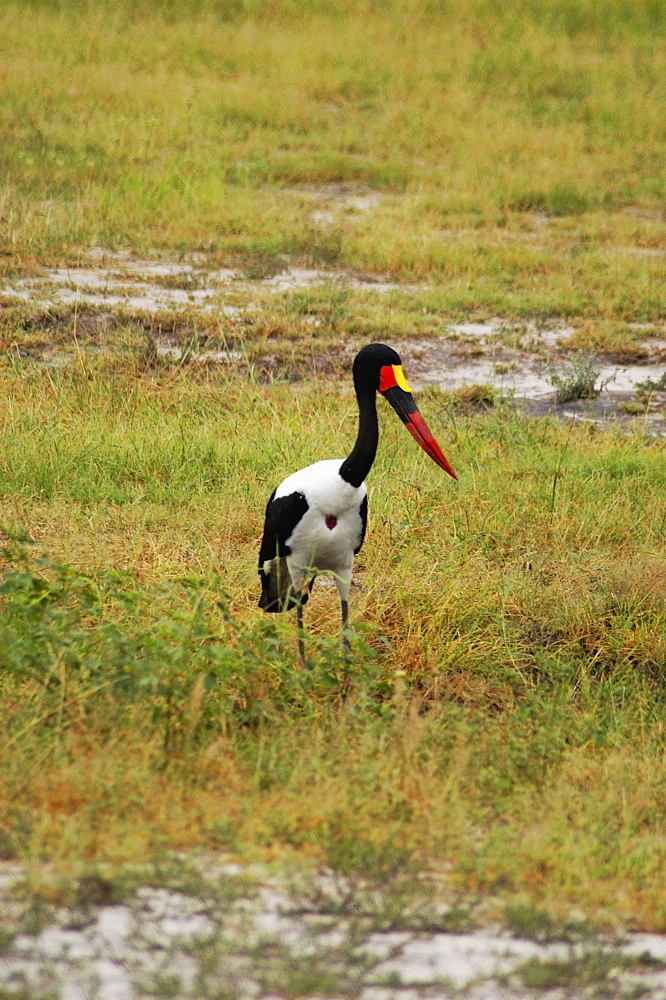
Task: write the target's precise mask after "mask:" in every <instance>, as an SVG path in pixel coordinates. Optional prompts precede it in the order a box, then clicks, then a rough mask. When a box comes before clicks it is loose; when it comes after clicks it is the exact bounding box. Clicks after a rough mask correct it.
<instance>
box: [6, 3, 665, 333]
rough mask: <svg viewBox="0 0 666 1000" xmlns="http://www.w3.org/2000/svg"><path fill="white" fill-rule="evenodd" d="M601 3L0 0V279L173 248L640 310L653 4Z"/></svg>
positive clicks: (456, 300)
mask: <svg viewBox="0 0 666 1000" xmlns="http://www.w3.org/2000/svg"><path fill="white" fill-rule="evenodd" d="M601 7H602V8H603V11H604V13H603V14H600V13H598V11H596V10H595V9H594V5H593V4H592V3H591V2H590V0H569V2H567V3H566V4H565V5H564V6H563V5H561V4H559V3H557V4H556V3H553V2H545V0H544V2H543V3H541V4H538V5H532V4H530V5H528V6H527V7H526V6H525V5H524V4H522V3H519V2H518V0H515V2H512V3H510V4H509V5H505V7H503V8H502V12H501V14H500V13H499V12H498V11H497V10H496V9H495V8H494V7H492V6H491V5H489V4H488V3H487V2H486V0H475V2H474V3H471V4H470V3H463V2H462V0H450V2H448V3H447V4H446V5H445V6H440V5H437V4H434V5H419V6H417V5H414V4H411V3H408V2H406V0H404V2H403V0H394V2H391V3H388V4H384V5H382V9H381V11H380V10H378V9H375V8H374V7H373V5H370V4H369V5H367V8H366V6H365V5H362V6H361V7H359V5H358V4H348V3H346V2H342V0H341V2H339V3H337V4H336V5H334V6H331V5H321V4H318V3H310V4H308V5H305V6H304V5H299V9H298V13H296V10H295V9H294V7H293V6H290V5H289V3H287V2H286V0H285V2H283V3H278V4H275V5H274V6H273V7H272V8H271V10H270V11H269V12H266V11H265V10H264V8H263V7H261V8H259V7H258V6H257V5H256V4H255V3H242V2H238V3H229V4H220V3H217V2H215V0H203V2H201V3H200V4H198V5H197V7H196V10H193V9H191V8H189V7H188V13H187V17H185V16H183V14H182V12H181V11H180V8H179V7H178V6H177V5H173V4H168V3H166V2H157V0H156V2H154V3H145V4H143V5H141V6H139V7H138V8H137V6H136V5H134V4H132V5H130V4H127V3H119V4H114V5H109V4H107V3H102V4H99V5H97V6H91V5H84V4H81V3H78V2H77V0H64V2H62V3H59V4H57V5H53V4H45V3H41V2H33V3H27V4H26V3H16V2H13V0H5V2H4V3H3V5H2V19H3V32H2V41H0V59H2V62H3V66H4V86H3V91H2V97H1V98H0V129H1V130H2V133H3V143H2V148H1V150H0V164H1V167H2V171H1V174H2V178H3V181H2V188H1V189H0V212H1V213H2V217H3V230H4V233H5V235H4V237H3V246H2V250H3V254H4V264H3V266H4V269H5V270H6V271H8V272H12V271H17V270H23V269H26V268H27V269H30V268H33V267H34V266H35V265H37V264H40V263H45V262H54V261H57V262H64V261H68V262H74V261H76V260H78V259H79V258H80V256H81V254H85V252H86V251H87V250H88V249H90V248H91V247H92V246H95V245H98V244H102V245H104V246H115V247H118V246H124V247H129V248H131V249H133V250H135V251H137V252H139V253H143V252H146V251H147V250H162V251H168V252H170V253H183V252H188V251H191V250H198V251H201V252H203V253H204V254H205V256H206V259H207V260H208V261H210V262H211V264H212V265H215V264H216V263H219V262H226V263H228V262H230V261H231V262H241V263H243V262H244V266H245V267H246V272H247V273H248V274H250V275H255V276H257V275H258V276H265V275H267V274H270V273H274V272H275V269H276V268H279V266H281V263H283V262H284V260H285V258H286V259H291V260H298V261H301V262H304V263H307V264H310V265H326V266H336V267H339V266H345V267H350V268H358V269H363V270H365V271H368V272H375V273H391V274H393V275H395V276H398V277H403V278H410V279H413V278H419V279H427V280H429V281H433V282H435V283H436V284H437V285H440V284H441V285H443V286H444V292H443V294H444V296H445V299H446V304H447V309H448V310H449V311H450V312H455V311H456V310H461V309H463V310H469V309H478V310H490V311H492V312H496V313H498V314H500V315H505V316H525V315H535V314H536V315H553V314H558V315H563V316H582V317H586V318H590V317H591V318H597V317H600V318H602V319H605V320H609V321H618V320H636V319H645V320H657V319H659V318H660V317H661V316H662V315H663V310H664V295H663V288H664V256H663V250H664V234H665V229H664V217H663V211H662V205H663V198H664V177H666V170H665V169H664V166H665V149H666V144H665V140H666V134H665V131H664V124H663V114H662V109H663V105H664V99H665V97H666V95H665V94H664V79H666V77H665V76H664V73H663V72H662V69H663V64H664V45H663V35H662V32H661V31H660V30H659V28H658V26H659V25H662V26H663V21H664V17H665V15H664V7H663V3H662V0H643V2H641V3H638V4H635V5H632V6H629V5H628V4H625V3H622V4H619V5H618V4H616V3H607V4H603V5H601ZM28 25H29V30H27V27H28ZM367 191H372V192H374V193H375V194H376V196H377V197H376V200H375V201H374V202H373V203H372V204H371V205H370V207H368V208H367V209H359V208H358V207H355V205H354V202H353V201H351V202H350V201H349V196H350V193H351V195H354V193H358V192H361V193H363V192H367ZM322 199H323V203H324V207H325V209H326V210H325V212H323V213H320V214H321V215H322V216H323V218H322V219H319V217H318V215H317V209H318V207H319V203H322Z"/></svg>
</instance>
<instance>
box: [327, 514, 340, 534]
mask: <svg viewBox="0 0 666 1000" xmlns="http://www.w3.org/2000/svg"><path fill="white" fill-rule="evenodd" d="M337 523H338V519H337V517H336V516H335V514H327V515H326V527H327V528H328V530H329V531H333V528H334V527H335V526H336V524H337Z"/></svg>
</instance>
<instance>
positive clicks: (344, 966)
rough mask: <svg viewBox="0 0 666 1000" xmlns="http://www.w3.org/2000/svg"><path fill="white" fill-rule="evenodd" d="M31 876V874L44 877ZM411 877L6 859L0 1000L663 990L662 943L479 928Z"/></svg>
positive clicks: (633, 993) (508, 998)
mask: <svg viewBox="0 0 666 1000" xmlns="http://www.w3.org/2000/svg"><path fill="white" fill-rule="evenodd" d="M32 875H33V878H34V872H33V873H32ZM427 890H428V886H427V884H426V883H425V882H424V881H423V880H422V879H418V878H414V876H407V875H405V876H403V877H398V878H397V879H394V880H393V882H392V883H390V884H389V885H388V886H386V885H384V886H382V888H381V889H379V888H378V887H377V885H373V884H371V883H368V882H367V881H364V880H363V879H362V878H361V877H355V878H354V877H352V878H350V877H345V878H343V877H341V876H336V875H334V874H333V873H331V872H322V871H312V870H311V871H309V872H308V871H303V870H301V871H300V872H299V871H292V872H291V873H284V872H283V873H282V874H281V875H279V876H278V875H275V874H273V875H271V874H270V873H269V872H268V870H265V869H261V868H259V867H257V866H251V867H247V868H241V867H240V866H239V865H236V864H233V863H228V862H224V861H223V860H215V859H211V858H199V859H196V860H194V859H191V858H190V859H189V860H188V861H184V860H178V859H175V858H174V859H172V860H171V861H170V862H169V861H165V862H164V863H163V864H162V865H161V866H157V867H155V868H154V869H152V870H149V869H148V867H144V868H143V869H142V870H133V871H131V872H128V873H127V874H126V875H125V876H124V877H123V878H120V879H119V878H117V877H116V878H115V879H112V878H107V877H105V876H103V875H101V874H100V873H99V872H96V873H94V874H91V875H88V876H84V877H83V878H80V879H79V880H78V881H71V882H69V883H66V882H63V881H60V882H58V881H57V880H52V881H51V883H49V881H48V878H47V879H46V881H44V880H43V881H42V883H41V886H40V888H39V889H38V890H36V889H35V888H34V885H33V888H32V890H31V889H30V878H28V877H27V873H26V871H25V870H23V869H22V868H21V867H20V866H18V865H8V864H5V865H4V866H3V867H0V936H1V937H2V944H3V947H2V955H1V956H0V996H3V997H13V996H18V997H34V998H47V997H58V998H61V1000H133V998H140V997H148V996H153V997H176V998H181V997H182V998H185V997H188V998H189V997H195V998H202V1000H203V998H209V997H210V998H213V997H214V998H222V997H224V998H230V1000H232V998H239V1000H240V998H250V1000H260V998H266V1000H267V998H269V997H270V998H272V997H287V998H292V997H293V998H296V997H340V998H342V997H349V998H358V1000H427V998H440V1000H445V998H454V997H460V998H462V997H464V998H467V1000H500V998H502V1000H520V998H524V997H529V996H543V997H548V998H549V1000H555V998H558V1000H559V998H565V997H604V998H627V1000H628V998H629V997H639V996H640V997H649V998H652V1000H662V998H665V997H666V938H664V937H660V936H657V935H650V934H634V935H617V936H615V937H610V936H607V937H600V936H596V935H593V934H591V933H590V932H589V930H588V929H586V928H585V926H584V925H583V924H578V925H577V924H576V923H575V922H572V923H570V924H568V925H563V926H561V927H557V926H556V925H554V924H551V923H549V922H548V921H547V920H546V919H545V918H544V916H543V915H539V913H538V912H536V913H534V914H532V915H531V916H530V914H529V913H527V911H526V912H525V913H523V914H522V915H516V920H515V921H514V923H515V924H516V926H515V927H514V930H513V932H512V931H507V930H500V929H499V928H498V927H497V926H493V925H490V926H485V927H484V928H483V929H480V928H479V927H477V926H476V913H475V910H474V907H473V906H466V905H462V904H461V903H460V901H456V902H453V903H451V902H449V903H448V904H444V903H441V902H439V901H438V899H437V896H436V895H432V894H430V893H429V892H428V891H427Z"/></svg>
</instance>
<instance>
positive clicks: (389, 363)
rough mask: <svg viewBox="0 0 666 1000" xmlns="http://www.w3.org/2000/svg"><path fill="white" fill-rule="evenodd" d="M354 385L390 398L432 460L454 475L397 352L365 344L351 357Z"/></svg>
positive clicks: (379, 345) (357, 388) (359, 388)
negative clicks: (417, 399)
mask: <svg viewBox="0 0 666 1000" xmlns="http://www.w3.org/2000/svg"><path fill="white" fill-rule="evenodd" d="M353 370H354V386H355V387H356V392H357V393H359V392H360V391H362V390H363V389H366V388H371V389H372V390H374V391H376V392H379V393H381V395H382V396H384V398H385V399H387V400H388V401H389V403H390V404H391V406H392V407H393V409H394V410H395V412H396V413H397V414H398V416H399V417H400V419H401V420H402V422H403V423H404V425H405V427H406V428H407V430H408V431H409V432H410V434H411V435H412V437H413V438H415V440H416V441H418V443H419V444H420V445H421V447H422V448H423V450H424V451H425V452H426V454H427V455H430V457H431V459H432V460H433V462H436V464H437V465H439V467H440V468H441V469H444V470H445V471H446V472H448V474H449V475H450V476H453V478H454V479H457V478H458V477H457V476H456V474H455V472H454V471H453V469H452V468H451V466H450V465H449V463H448V461H447V460H446V458H445V457H444V455H443V454H442V449H441V448H440V447H439V445H438V444H437V442H436V441H435V438H434V437H433V435H432V433H431V431H430V429H429V427H428V425H427V424H426V422H425V420H424V419H423V417H422V416H421V414H420V413H419V408H418V406H417V405H416V403H415V402H414V397H413V395H412V390H411V389H410V387H409V385H408V384H407V379H406V378H405V375H404V372H403V370H402V363H401V361H400V355H399V354H398V353H397V351H394V350H393V348H391V347H387V345H386V344H368V345H367V347H364V348H363V349H362V350H360V351H359V352H358V354H357V355H356V357H355V358H354V369H353Z"/></svg>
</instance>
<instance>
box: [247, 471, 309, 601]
mask: <svg viewBox="0 0 666 1000" xmlns="http://www.w3.org/2000/svg"><path fill="white" fill-rule="evenodd" d="M307 510H308V502H307V500H306V499H305V497H304V495H303V494H302V493H290V494H289V496H286V497H279V498H278V499H277V500H276V499H275V490H273V493H272V494H271V498H270V500H269V501H268V504H267V505H266V520H265V521H264V535H263V538H262V539H261V547H260V549H259V578H260V580H261V597H260V598H259V607H260V608H263V609H264V611H285V610H287V609H288V608H293V607H296V604H297V601H296V599H295V597H294V595H293V594H291V593H290V592H289V587H290V584H291V580H290V578H289V572H288V570H287V565H286V563H285V561H284V557H285V556H288V555H290V553H291V549H290V548H289V546H288V545H287V539H288V538H291V535H292V534H293V531H294V528H295V527H296V525H297V524H298V522H299V521H300V520H301V518H302V517H303V515H304V514H305V512H306V511H307ZM273 560H274V563H273V567H272V569H271V572H270V573H265V572H264V563H266V562H269V561H273ZM305 600H307V598H305ZM305 600H302V603H303V604H305Z"/></svg>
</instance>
